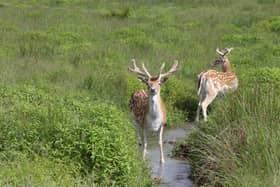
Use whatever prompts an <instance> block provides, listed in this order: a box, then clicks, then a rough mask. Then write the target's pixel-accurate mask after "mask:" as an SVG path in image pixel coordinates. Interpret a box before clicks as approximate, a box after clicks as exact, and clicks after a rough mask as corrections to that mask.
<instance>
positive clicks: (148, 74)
mask: <svg viewBox="0 0 280 187" xmlns="http://www.w3.org/2000/svg"><path fill="white" fill-rule="evenodd" d="M142 69H143V71H144V72H145V74H146V76H148V77H149V78H150V77H152V76H151V74H150V73H149V72H148V70H147V69H146V67H145V65H144V63H143V64H142Z"/></svg>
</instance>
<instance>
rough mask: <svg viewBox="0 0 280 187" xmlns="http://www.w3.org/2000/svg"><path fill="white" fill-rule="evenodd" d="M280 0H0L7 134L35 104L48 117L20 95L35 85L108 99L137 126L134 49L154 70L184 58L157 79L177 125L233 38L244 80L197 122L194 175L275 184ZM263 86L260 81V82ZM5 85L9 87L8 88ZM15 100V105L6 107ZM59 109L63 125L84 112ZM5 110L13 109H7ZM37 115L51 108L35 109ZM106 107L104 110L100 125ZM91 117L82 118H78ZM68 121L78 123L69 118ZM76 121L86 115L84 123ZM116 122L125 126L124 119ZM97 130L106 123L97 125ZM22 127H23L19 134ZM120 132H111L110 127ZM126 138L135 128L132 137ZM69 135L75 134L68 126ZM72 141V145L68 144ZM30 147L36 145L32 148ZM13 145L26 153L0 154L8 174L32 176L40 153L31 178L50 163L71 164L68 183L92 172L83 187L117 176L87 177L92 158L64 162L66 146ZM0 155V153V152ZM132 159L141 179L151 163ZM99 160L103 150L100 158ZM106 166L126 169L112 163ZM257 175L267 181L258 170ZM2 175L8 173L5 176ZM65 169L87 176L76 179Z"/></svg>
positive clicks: (49, 94) (47, 94)
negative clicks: (201, 77) (53, 149)
mask: <svg viewBox="0 0 280 187" xmlns="http://www.w3.org/2000/svg"><path fill="white" fill-rule="evenodd" d="M279 3H280V2H279V1H278V0H267V1H264V0H250V1H245V0H237V1H230V0H205V1H202V0H198V1H190V0H186V1H181V0H175V1H172V2H170V1H165V0H155V1H146V0H139V1H114V2H113V1H89V0H46V1H42V0H26V1H19V0H11V1H5V0H4V1H2V2H1V3H0V18H1V19H0V34H1V38H0V68H1V70H2V71H1V75H0V83H1V85H2V87H3V88H7V87H8V88H9V89H8V91H9V93H15V96H14V97H16V98H17V99H16V100H15V101H16V102H13V97H12V95H13V94H10V96H9V98H10V99H9V100H7V102H6V103H3V105H2V109H1V110H2V112H3V114H5V119H9V121H8V122H9V123H6V124H5V123H4V122H1V123H0V125H1V126H3V125H6V127H7V134H9V132H10V133H12V132H14V129H15V128H14V127H16V126H17V125H19V124H18V123H19V122H20V121H21V120H23V119H25V118H23V117H24V115H26V114H24V113H22V111H25V112H31V114H30V115H31V116H32V115H35V116H36V118H35V119H37V118H39V119H48V118H47V117H46V116H45V117H44V115H43V114H44V112H43V111H41V112H42V113H39V114H38V113H37V112H38V111H36V110H35V108H36V107H39V106H37V105H34V103H32V102H31V103H29V100H25V99H26V98H25V96H24V94H23V96H21V95H20V92H21V91H22V90H24V89H26V87H27V88H28V89H31V91H30V94H29V95H31V96H30V97H34V98H36V97H37V95H38V94H39V95H40V93H41V94H43V96H44V98H45V99H44V100H46V103H50V105H51V106H52V109H53V110H55V106H56V105H55V104H56V102H55V101H56V100H57V99H58V98H69V95H68V94H70V95H75V97H70V101H69V102H70V103H71V102H78V103H79V104H81V106H84V107H85V106H86V104H85V103H86V102H88V103H89V104H90V105H92V106H95V105H98V106H99V105H100V103H102V102H104V103H106V104H107V105H109V106H110V107H109V110H110V111H111V110H112V111H115V110H117V111H115V112H116V113H117V114H122V115H121V116H122V118H123V119H120V120H121V121H122V120H124V121H125V122H124V123H127V125H131V124H130V123H129V122H127V120H128V118H129V117H128V115H127V111H128V107H127V104H128V99H129V96H130V94H131V93H132V92H133V91H135V90H137V89H141V88H144V85H141V84H140V83H139V82H138V81H137V79H136V77H135V76H134V75H131V74H130V73H129V72H128V70H127V67H128V65H129V64H130V59H131V58H136V60H137V61H138V62H139V63H142V62H145V64H146V66H147V67H148V69H149V70H150V71H151V72H152V74H155V73H156V72H157V70H158V68H159V67H160V65H161V64H162V63H163V62H165V63H166V66H167V68H169V67H171V64H172V63H173V61H174V60H175V59H177V60H179V63H180V64H179V71H178V72H177V73H176V74H175V75H174V76H172V77H170V80H168V82H167V83H166V84H165V85H163V86H162V92H161V93H162V97H163V99H164V101H165V103H166V105H167V108H168V125H170V126H172V125H174V124H177V123H182V122H184V121H185V119H186V118H187V120H188V121H192V120H193V116H194V113H195V110H196V104H197V102H198V101H197V100H198V98H197V96H196V78H197V74H198V73H199V72H201V71H204V70H206V69H209V65H210V64H211V62H212V61H214V60H215V59H216V58H217V56H216V54H215V49H216V48H217V47H219V48H223V47H234V48H235V50H234V51H233V52H232V54H231V55H230V56H229V58H230V60H231V61H232V64H233V68H234V70H235V71H236V73H237V75H238V77H239V80H240V87H239V88H238V91H237V92H236V93H234V94H232V95H230V96H228V97H226V98H224V99H222V100H217V101H215V103H214V104H213V106H212V110H211V112H210V114H209V116H210V122H209V123H208V124H201V125H199V128H198V130H197V132H195V133H194V134H193V135H192V136H191V137H190V139H189V140H188V144H189V146H187V151H189V150H190V151H191V153H192V154H191V156H190V157H191V159H192V164H193V168H194V169H193V171H194V176H195V177H196V179H195V181H196V182H198V183H199V184H204V185H207V184H208V185H216V186H219V185H222V186H242V185H243V186H254V185H255V186H262V185H264V186H277V185H279V184H278V183H277V181H279V180H278V179H279V168H277V167H278V165H277V164H274V165H275V166H272V163H277V162H276V161H277V158H278V153H277V152H276V149H277V144H276V142H277V141H278V140H279V136H278V135H277V133H276V132H278V129H277V128H278V127H277V124H279V118H277V115H276V114H279V107H277V106H279V102H278V98H277V93H278V90H279V68H280V64H279V57H280V56H279V54H280V52H279V42H280V41H279V20H280V18H279ZM167 68H166V69H167ZM256 84H257V85H261V86H260V87H259V88H256V87H255V85H256ZM23 85H24V86H23ZM272 88H273V89H272ZM28 89H27V90H28ZM48 90H49V91H48ZM256 90H258V91H256ZM24 93H25V92H24ZM5 94H6V93H5V91H3V95H2V97H4V95H5ZM271 94H272V95H271ZM76 96H77V97H76ZM79 96H81V97H79ZM21 97H23V98H22V99H23V100H21V99H20V98H21ZM85 98H88V99H86V100H84V99H85ZM258 98H262V100H260V99H258ZM2 100H3V98H2ZM2 102H3V101H2ZM12 106H14V107H18V108H12V109H11V107H12ZM111 106H112V108H111ZM57 107H58V109H59V110H60V109H61V110H63V111H64V110H66V111H67V112H69V116H67V119H65V120H66V121H64V122H63V124H64V125H65V126H66V127H67V125H69V124H72V122H73V123H74V120H75V119H76V118H75V116H77V115H78V114H79V111H77V110H75V109H73V108H71V107H70V106H69V105H68V104H65V103H60V102H58V103H57ZM69 107H70V108H69ZM39 108H40V107H39ZM43 108H44V107H43ZM85 108H86V109H88V110H89V111H91V110H90V109H89V108H87V107H85ZM225 108H226V109H225ZM33 109H34V110H33ZM99 109H100V108H98V110H99ZM100 110H101V113H104V114H107V113H106V112H105V111H103V109H100ZM16 111H17V112H16ZM9 112H12V114H13V115H10V117H9V118H8V117H6V116H9V115H8V114H10V113H9ZM84 112H85V113H86V114H88V113H87V112H86V111H84ZM109 113H110V112H109ZM123 113H124V114H123ZM70 114H72V115H70ZM41 115H43V117H44V118H40V117H42V116H41ZM108 115H109V114H108ZM109 116H110V115H109ZM117 116H118V115H117ZM278 116H279V115H278ZM107 117H108V116H107ZM107 117H104V119H103V120H102V121H104V123H105V122H106V118H107ZM26 118H27V117H26ZM91 118H93V117H91V116H84V118H82V120H89V119H91ZM94 118H95V117H94ZM126 118H127V119H126ZM108 119H110V117H108ZM25 120H26V119H25ZM48 120H53V121H56V118H55V116H53V117H50V119H48ZM67 120H69V121H70V122H71V121H72V120H73V121H72V122H71V123H70V122H69V121H67ZM77 123H78V124H77V125H81V122H79V121H78V122H77ZM110 123H111V122H110ZM112 123H113V122H112ZM7 124H9V125H7ZM28 124H29V125H31V126H30V127H34V128H35V129H36V128H37V127H38V128H39V127H42V125H43V124H44V125H46V128H47V127H49V128H53V126H52V124H51V123H47V122H44V121H41V120H37V121H36V120H34V121H32V120H31V121H30V122H29V123H28ZM87 124H91V123H90V122H88V123H87ZM113 126H114V125H112V127H113ZM115 126H116V127H118V124H115ZM256 127H257V128H256ZM99 128H100V131H102V130H104V131H106V130H105V129H103V126H102V124H100V126H98V129H99ZM68 130H69V131H67V132H65V133H66V134H67V133H70V134H71V133H73V134H71V136H73V137H76V136H75V133H74V131H71V130H70V128H69V129H68ZM121 130H122V129H120V131H121ZM22 131H23V129H21V128H18V129H17V131H16V132H18V133H19V132H22ZM106 132H107V131H106ZM46 134H47V133H46ZM267 134H269V135H270V136H267ZM4 135H5V134H3V137H5V138H7V136H6V135H5V136H4ZM61 135H63V133H62V134H61ZM64 135H65V134H64ZM69 136H70V135H69ZM113 136H114V135H113V134H112V133H110V132H108V137H113ZM123 136H125V135H120V141H119V142H118V143H117V145H118V146H122V145H124V142H125V138H124V137H123ZM130 136H131V137H130V138H133V137H134V136H135V135H133V134H130ZM28 137H29V136H28ZM32 137H33V136H32ZM34 137H36V136H35V135H34ZM62 137H63V139H64V138H65V140H67V141H68V139H67V136H62ZM134 138H135V137H134ZM11 141H12V140H11ZM96 141H97V142H99V143H98V144H97V145H98V146H99V145H101V142H107V143H108V142H110V141H113V140H112V139H109V140H107V139H106V138H104V137H100V140H96ZM15 142H17V141H15ZM132 142H133V141H132ZM263 142H265V143H266V144H264V143H263ZM68 143H69V144H67V145H68V146H72V145H73V144H72V143H71V142H68ZM7 144H8V143H7ZM39 144H40V141H39ZM265 145H269V146H265ZM135 147H136V146H135V145H130V149H129V150H130V151H131V152H130V153H123V155H121V156H120V155H115V156H120V157H119V158H120V159H121V160H122V159H123V158H126V157H127V156H128V155H129V154H130V155H133V154H137V153H136V152H137V149H136V148H135ZM227 147H228V148H227ZM26 148H28V150H32V149H31V148H30V147H29V146H27V147H26ZM210 148H211V149H210ZM74 150H75V149H74ZM78 150H79V149H78ZM18 151H19V152H20V153H21V152H23V153H24V154H23V155H24V156H22V155H21V156H19V157H18V159H15V160H8V161H6V160H3V159H1V163H2V164H1V165H2V166H3V165H5V164H6V163H7V164H8V165H10V166H11V170H10V171H11V172H7V173H11V177H14V176H18V175H19V174H17V172H16V166H17V165H19V166H21V167H23V168H26V171H27V173H31V174H32V171H31V170H30V169H28V168H29V167H31V166H32V164H33V163H34V165H36V163H41V162H44V161H45V160H46V162H47V163H48V162H50V163H51V164H49V165H44V164H43V165H42V168H38V170H39V171H38V173H39V175H38V177H35V176H34V178H36V180H35V179H34V180H33V175H32V177H31V179H32V181H33V182H34V184H38V185H40V184H43V183H44V182H43V181H46V178H44V177H43V176H45V172H46V171H53V172H54V173H60V171H61V170H63V168H69V171H72V170H73V172H70V173H64V174H61V177H60V179H61V180H62V179H63V180H64V179H65V184H69V185H66V186H71V185H70V184H73V185H76V184H77V183H79V184H83V182H84V181H86V182H88V183H86V184H85V185H89V184H91V183H95V182H97V183H100V181H102V179H104V182H108V181H112V180H111V178H110V176H109V175H106V172H109V171H105V170H106V169H105V170H104V171H103V170H102V171H103V172H100V173H99V174H97V173H93V174H92V176H94V177H92V176H91V175H90V174H89V175H87V176H84V174H83V173H84V171H82V172H81V170H85V168H87V167H88V166H81V168H82V169H81V168H79V169H77V168H76V167H77V165H74V166H72V165H68V164H67V163H68V162H67V163H66V164H65V163H64V162H63V163H61V162H60V159H61V160H63V159H65V157H67V155H64V156H61V157H60V158H57V157H55V159H59V161H57V160H54V161H53V160H52V159H51V158H49V157H48V156H44V157H42V156H41V155H39V157H38V155H37V154H38V153H37V152H36V154H35V155H37V156H36V157H35V158H29V157H28V156H27V157H26V156H25V154H27V153H26V152H25V151H23V150H21V149H19V150H16V152H18ZM32 152H33V151H32ZM220 152H221V153H220ZM1 153H5V152H3V150H1ZM80 153H81V152H79V151H78V152H76V153H75V154H77V155H79V154H80ZM219 153H220V154H219ZM5 154H7V153H5ZM17 154H18V153H17ZM28 154H30V152H28ZM222 154H223V155H222ZM32 155H33V154H32ZM77 155H76V156H77ZM33 156H34V155H33ZM113 158H114V157H113V155H110V156H109V154H108V155H107V156H104V158H103V159H105V161H106V162H107V161H108V160H110V159H113ZM129 158H130V159H129V161H128V162H125V161H124V162H120V163H121V164H124V165H125V167H126V168H131V169H132V170H135V172H130V173H133V174H134V175H133V176H131V177H132V178H133V177H136V178H137V175H138V174H139V173H141V172H140V171H141V169H142V170H145V167H142V166H140V165H141V163H138V162H135V163H138V164H136V165H133V162H132V161H133V160H137V158H134V157H133V156H131V157H129ZM49 159H50V160H49ZM106 159H108V160H106ZM17 160H18V161H17ZM29 161H30V162H31V164H30V165H28V162H29ZM100 161H104V160H102V159H101V158H100ZM105 161H104V162H105ZM130 161H131V162H130ZM56 162H59V163H61V164H60V166H59V168H58V169H57V170H56V169H54V168H53V167H52V164H53V163H56ZM77 163H78V162H77ZM254 163H259V166H258V168H260V170H258V171H255V170H253V169H254ZM78 165H79V164H78ZM82 165H83V164H82ZM112 167H113V166H112ZM121 168H122V167H121ZM6 169H7V168H6ZM6 169H5V170H3V171H6ZM60 169H61V170H60ZM86 170H87V169H86ZM7 171H8V170H7ZM88 171H91V170H90V169H89V170H87V172H88ZM111 171H119V170H118V167H116V168H114V167H113V168H111ZM127 171H131V170H129V169H128V170H125V171H124V170H122V171H121V173H122V174H124V175H122V174H119V173H118V172H116V173H117V174H114V177H115V178H114V180H116V181H117V182H120V183H119V184H122V185H125V184H130V183H129V181H130V180H132V178H122V177H123V176H126V175H125V173H126V172H127ZM89 173H90V172H89ZM144 173H147V172H146V171H145V172H144ZM2 174H3V173H2ZM261 174H263V175H262V176H264V180H260V176H261ZM1 176H2V177H1V179H2V180H3V179H5V178H7V179H8V178H9V177H8V176H5V177H4V176H3V175H1ZM56 176H57V174H54V175H53V176H52V175H51V174H50V176H49V178H51V180H50V182H52V181H54V184H55V185H56V184H57V185H59V184H60V182H61V181H59V178H58V177H57V178H56ZM69 176H71V177H74V178H75V179H77V180H76V181H80V182H77V183H75V182H74V183H72V182H73V181H72V179H71V177H69ZM102 177H103V178H102ZM136 178H134V179H135V180H137V181H141V180H143V181H147V182H146V183H145V184H147V185H149V184H150V183H149V182H148V180H149V179H148V177H147V176H140V174H139V177H138V179H136ZM37 179H38V180H37ZM200 179H201V180H200ZM13 180H15V181H19V182H16V183H9V184H11V185H12V184H15V185H25V184H27V183H28V184H29V182H30V181H28V180H25V177H24V175H22V179H20V178H18V179H16V178H13V179H12V181H13ZM209 181H210V183H209ZM33 182H31V183H33ZM241 183H242V184H241ZM2 184H6V183H2ZM106 184H108V183H106ZM108 185H109V184H108ZM111 185H112V184H111ZM143 185H144V184H143Z"/></svg>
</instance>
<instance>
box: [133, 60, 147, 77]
mask: <svg viewBox="0 0 280 187" xmlns="http://www.w3.org/2000/svg"><path fill="white" fill-rule="evenodd" d="M131 62H132V65H133V68H131V67H128V70H129V71H131V72H132V73H135V74H137V75H139V76H142V77H149V78H150V77H151V75H150V74H149V72H148V71H147V69H146V68H145V65H144V64H142V68H143V70H144V72H143V71H141V70H140V68H139V67H137V65H136V60H135V59H134V58H133V59H131Z"/></svg>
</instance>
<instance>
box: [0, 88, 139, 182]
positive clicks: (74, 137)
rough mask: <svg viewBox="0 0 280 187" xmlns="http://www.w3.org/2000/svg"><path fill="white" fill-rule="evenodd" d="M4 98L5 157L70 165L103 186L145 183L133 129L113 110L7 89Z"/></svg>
mask: <svg viewBox="0 0 280 187" xmlns="http://www.w3.org/2000/svg"><path fill="white" fill-rule="evenodd" d="M0 96H1V98H2V100H1V110H0V112H1V117H0V118H1V119H0V121H1V123H0V127H1V129H2V130H1V132H0V142H1V147H0V151H1V152H6V151H11V150H13V151H18V152H22V153H25V154H28V155H31V156H32V155H39V156H41V157H45V158H49V159H59V160H62V161H63V162H65V163H72V164H74V165H75V167H76V168H78V172H79V173H80V175H82V174H83V175H87V174H88V173H92V172H93V173H94V181H95V182H96V183H99V184H103V185H112V184H115V185H121V186H123V185H128V184H133V183H134V181H135V180H136V181H137V180H142V179H141V178H142V177H141V176H143V174H141V172H142V168H143V167H142V166H141V163H140V162H139V161H136V160H135V159H136V158H137V152H136V150H135V149H134V148H135V147H136V142H135V134H134V129H133V126H132V125H131V124H130V122H129V120H127V117H126V116H125V115H124V114H122V113H121V112H120V111H119V110H118V109H117V108H115V107H114V106H111V105H109V104H106V103H95V102H92V101H91V100H89V98H87V97H83V96H74V95H70V94H69V95H66V96H63V95H59V92H57V90H47V91H46V90H44V89H37V88H35V87H32V86H24V87H5V86H3V87H1V89H0ZM134 174H135V175H134Z"/></svg>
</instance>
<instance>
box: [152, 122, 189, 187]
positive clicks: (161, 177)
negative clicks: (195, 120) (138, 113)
mask: <svg viewBox="0 0 280 187" xmlns="http://www.w3.org/2000/svg"><path fill="white" fill-rule="evenodd" d="M189 132H190V128H189V127H178V128H175V129H167V128H165V129H164V134H163V142H164V146H163V151H164V156H165V163H164V164H163V165H161V164H160V162H159V160H160V151H159V146H158V138H157V134H156V133H154V134H149V135H148V154H147V159H148V161H149V163H150V165H151V167H152V169H153V174H152V175H153V176H152V177H153V178H154V179H155V180H157V181H160V184H159V186H160V187H191V186H192V182H191V180H190V179H189V178H188V177H189V175H190V172H191V170H190V165H189V164H188V161H187V160H180V159H177V158H172V157H171V152H172V149H173V146H174V145H175V142H177V141H178V140H180V139H183V138H185V137H186V136H187V135H188V133H189Z"/></svg>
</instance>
